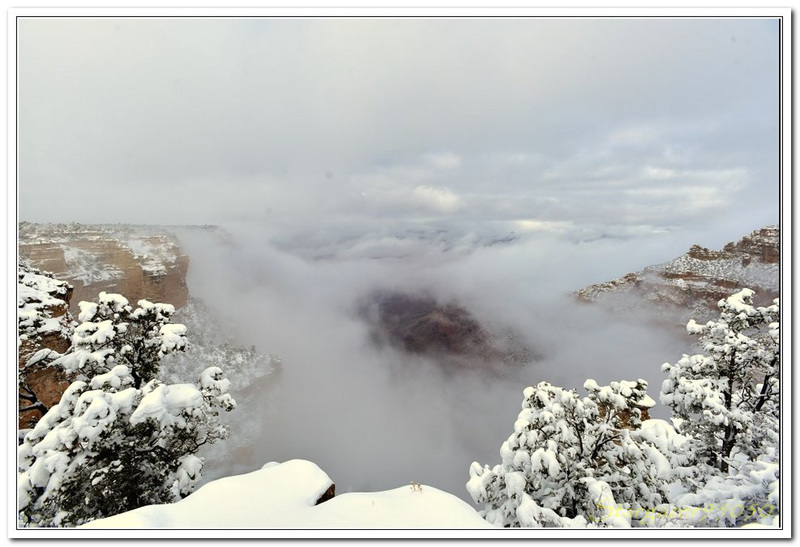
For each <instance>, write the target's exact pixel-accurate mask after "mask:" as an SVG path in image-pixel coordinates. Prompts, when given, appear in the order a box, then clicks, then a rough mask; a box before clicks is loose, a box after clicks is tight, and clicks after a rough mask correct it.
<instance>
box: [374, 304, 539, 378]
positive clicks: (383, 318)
mask: <svg viewBox="0 0 800 547" xmlns="http://www.w3.org/2000/svg"><path fill="white" fill-rule="evenodd" d="M360 314H361V316H362V317H363V318H364V319H365V320H366V321H367V322H368V323H369V325H370V326H371V327H372V340H373V343H375V344H376V345H378V346H381V345H389V346H391V347H393V348H395V349H398V350H401V351H405V352H408V353H412V354H417V355H426V356H430V357H434V358H436V360H437V361H438V362H440V363H442V364H443V365H444V366H445V368H447V369H450V370H453V369H464V368H467V369H475V370H486V371H491V372H501V370H502V367H498V364H500V365H502V366H506V367H508V366H514V365H516V366H518V365H522V364H525V363H528V362H530V361H532V360H533V354H532V352H531V351H530V350H528V349H527V348H525V347H523V346H522V345H520V344H519V343H518V342H517V341H516V340H515V338H514V336H513V335H512V334H510V333H509V334H506V335H505V336H497V335H495V334H493V333H491V332H490V331H489V330H487V329H486V328H485V327H484V326H482V325H481V324H480V323H479V322H478V321H477V320H476V319H475V318H474V317H472V315H471V314H470V313H469V312H468V311H467V310H466V309H464V308H463V307H461V306H459V305H458V304H456V303H453V302H450V303H440V302H438V301H437V300H436V299H435V298H433V297H431V296H429V295H423V294H405V293H399V292H390V291H379V292H375V293H372V294H371V295H370V296H369V297H368V298H367V299H366V300H365V302H364V303H363V304H362V305H361V307H360Z"/></svg>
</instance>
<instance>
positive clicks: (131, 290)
mask: <svg viewBox="0 0 800 547" xmlns="http://www.w3.org/2000/svg"><path fill="white" fill-rule="evenodd" d="M19 255H20V257H21V258H22V259H23V260H26V261H27V262H29V263H30V264H31V265H33V266H34V267H36V268H39V269H42V270H46V271H49V272H53V274H54V275H55V276H56V277H57V278H59V279H64V280H66V281H68V282H69V283H70V284H71V285H72V286H73V287H74V292H73V298H72V312H73V313H77V311H78V302H80V301H82V300H86V301H91V300H93V299H94V298H96V297H97V295H98V294H99V293H100V292H101V291H106V292H114V293H119V294H123V295H125V297H126V298H128V300H130V301H131V302H137V301H138V300H140V299H142V298H144V299H147V300H150V301H152V302H168V303H170V304H172V305H174V306H175V307H176V308H180V307H181V306H183V305H184V304H185V303H186V301H187V299H188V297H189V292H188V289H187V286H186V272H187V270H188V267H189V258H188V257H187V256H186V255H184V254H183V252H182V251H181V249H180V246H179V245H178V241H177V238H176V237H175V236H174V235H173V234H172V233H170V232H169V231H168V230H166V229H164V228H160V227H157V226H153V227H150V226H124V225H99V226H87V225H82V224H75V223H73V224H32V223H29V222H21V223H20V224H19Z"/></svg>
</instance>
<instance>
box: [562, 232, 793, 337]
mask: <svg viewBox="0 0 800 547" xmlns="http://www.w3.org/2000/svg"><path fill="white" fill-rule="evenodd" d="M779 262H780V230H779V228H778V227H777V226H767V227H765V228H762V229H760V230H756V231H754V232H753V233H751V234H749V235H746V236H744V237H743V238H742V239H740V240H739V241H737V242H731V243H728V244H727V245H725V246H724V247H723V248H722V249H721V250H711V249H706V248H705V247H701V246H699V245H693V246H692V247H691V248H690V249H689V251H688V252H687V253H686V254H684V255H682V256H679V257H678V258H676V259H674V260H671V261H669V262H665V263H663V264H658V265H655V266H650V267H647V268H645V269H644V270H642V271H640V272H635V273H629V274H627V275H625V276H623V277H620V278H618V279H614V280H612V281H608V282H605V283H597V284H595V285H590V286H588V287H586V288H584V289H582V290H580V291H578V292H577V294H576V295H577V297H578V299H579V300H582V301H584V302H596V303H601V304H603V305H607V306H609V307H610V308H611V309H614V310H619V311H623V310H626V309H631V308H635V307H649V308H651V309H657V310H660V312H662V313H664V314H671V315H672V316H673V317H675V318H676V320H677V321H679V322H683V323H684V324H685V322H686V321H688V320H689V319H692V318H693V319H696V320H698V321H705V320H708V319H711V318H713V317H715V316H717V315H718V308H717V302H719V301H720V300H721V299H723V298H726V297H728V296H730V295H731V294H732V293H733V292H735V291H736V290H738V289H741V288H744V287H747V288H750V289H753V290H754V291H755V292H756V304H757V305H764V304H768V303H770V302H772V300H773V299H774V298H777V297H778V293H779V273H780V265H779Z"/></svg>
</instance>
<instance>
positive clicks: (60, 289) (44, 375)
mask: <svg viewBox="0 0 800 547" xmlns="http://www.w3.org/2000/svg"><path fill="white" fill-rule="evenodd" d="M72 291H73V288H72V286H71V285H70V284H69V283H67V282H66V281H60V280H57V279H55V278H54V277H53V275H52V274H49V273H45V272H42V271H40V270H37V269H35V268H31V267H30V266H28V265H26V264H23V265H20V266H19V268H18V274H17V348H18V353H17V365H18V368H19V380H20V381H19V409H20V410H19V428H20V429H26V428H29V427H31V426H33V424H35V423H36V422H37V421H38V420H39V418H41V417H42V416H43V415H44V412H46V411H47V409H49V408H50V407H51V406H53V405H54V404H56V403H57V402H58V401H59V400H60V399H61V394H62V393H63V392H64V390H65V389H66V388H67V386H69V384H70V381H71V380H70V378H68V377H67V375H66V374H65V373H64V371H63V370H61V369H58V368H53V367H47V366H44V365H43V364H41V363H31V362H29V361H30V360H31V358H32V357H33V356H34V355H35V354H36V352H38V351H40V350H43V349H49V350H53V351H55V352H58V353H64V352H65V351H66V350H67V349H68V348H69V346H70V337H71V335H72V331H73V330H74V325H75V323H74V321H73V319H72V315H71V314H70V312H69V303H70V299H71V298H72V294H73V292H72Z"/></svg>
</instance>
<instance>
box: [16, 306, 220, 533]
mask: <svg viewBox="0 0 800 547" xmlns="http://www.w3.org/2000/svg"><path fill="white" fill-rule="evenodd" d="M80 307H81V313H80V316H79V319H80V320H81V321H82V323H81V324H80V325H79V326H78V327H77V328H76V329H75V332H74V334H73V340H72V346H71V347H70V348H69V350H67V352H66V353H64V354H63V355H58V354H56V353H55V352H49V353H47V354H46V355H43V358H47V360H49V364H50V366H62V367H64V368H65V369H67V370H69V371H72V372H74V373H76V374H77V376H78V380H77V381H75V382H73V383H72V384H71V385H70V386H69V388H68V389H67V390H66V392H65V393H64V395H63V397H62V398H61V401H60V402H59V403H58V404H57V405H55V406H53V407H52V408H51V409H50V410H49V411H48V412H47V414H45V415H44V416H43V417H42V419H41V420H40V421H39V422H38V424H37V425H36V427H34V428H33V429H32V430H31V431H30V432H28V433H27V434H26V435H25V437H24V440H23V443H22V444H21V445H20V446H19V448H18V453H17V457H18V466H19V467H18V486H17V488H18V490H17V492H18V518H19V522H20V524H22V525H28V526H71V525H78V524H81V523H84V522H88V521H90V520H93V519H95V518H100V517H107V516H110V515H114V514H117V513H120V512H123V511H128V510H131V509H135V508H136V507H140V506H142V505H147V504H153V503H169V502H172V501H176V500H178V499H180V498H182V497H184V496H186V495H188V494H189V493H190V492H191V491H192V490H193V488H194V486H195V484H196V483H197V481H198V480H199V479H200V471H201V469H202V466H203V461H202V459H201V458H199V457H197V456H196V455H195V454H196V452H197V450H198V449H199V448H200V446H202V445H204V444H207V443H213V442H215V441H217V440H220V439H224V438H226V437H227V427H225V426H224V425H222V424H221V423H220V421H219V419H218V416H219V411H220V410H231V409H233V408H234V407H235V401H234V400H233V399H232V398H231V396H230V395H229V394H228V389H229V387H230V382H229V381H228V380H226V379H225V378H224V377H223V374H222V371H221V370H220V369H219V368H217V367H211V368H208V369H206V370H205V371H204V372H203V373H202V374H201V376H200V378H199V380H198V382H197V383H195V384H173V385H166V384H164V383H162V382H160V381H159V380H158V379H157V374H158V366H159V361H160V358H161V357H162V356H163V355H167V354H169V353H171V352H174V351H179V350H181V349H183V348H184V347H185V346H186V338H185V332H186V329H185V327H184V326H183V325H178V324H173V323H171V322H170V320H169V319H170V317H171V316H172V314H173V313H174V308H173V307H172V306H170V305H168V304H153V303H151V302H148V301H146V300H140V301H139V307H138V308H137V309H135V310H134V309H132V307H131V306H129V305H128V301H127V300H126V299H125V298H124V297H122V296H120V295H117V294H106V293H101V294H100V298H99V300H98V302H97V303H87V302H81V303H80Z"/></svg>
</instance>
